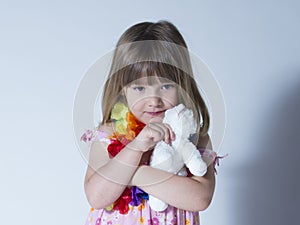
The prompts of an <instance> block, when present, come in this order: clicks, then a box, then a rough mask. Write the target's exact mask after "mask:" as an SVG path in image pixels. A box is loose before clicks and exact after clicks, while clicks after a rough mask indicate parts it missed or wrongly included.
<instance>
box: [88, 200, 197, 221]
mask: <svg viewBox="0 0 300 225" xmlns="http://www.w3.org/2000/svg"><path fill="white" fill-rule="evenodd" d="M100 224H101V225H104V224H105V225H107V224H111V225H123V224H124V225H141V224H145V225H152V224H153V225H173V224H177V225H184V224H188V225H192V224H194V225H198V224H200V221H199V213H198V212H189V211H186V210H182V209H177V208H175V207H173V206H170V205H169V206H168V208H167V209H166V210H165V211H162V212H156V211H153V210H151V208H150V207H149V204H148V201H147V200H144V201H143V202H142V203H141V204H140V205H139V206H129V211H128V212H127V214H120V213H119V211H117V210H113V211H106V210H105V209H100V210H95V209H93V208H91V210H90V212H89V215H88V218H87V221H86V223H85V225H100Z"/></svg>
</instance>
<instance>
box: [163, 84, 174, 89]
mask: <svg viewBox="0 0 300 225" xmlns="http://www.w3.org/2000/svg"><path fill="white" fill-rule="evenodd" d="M173 87H174V85H173V84H165V85H163V86H162V87H161V89H163V90H169V89H171V88H173Z"/></svg>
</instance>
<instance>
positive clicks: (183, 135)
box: [149, 104, 207, 211]
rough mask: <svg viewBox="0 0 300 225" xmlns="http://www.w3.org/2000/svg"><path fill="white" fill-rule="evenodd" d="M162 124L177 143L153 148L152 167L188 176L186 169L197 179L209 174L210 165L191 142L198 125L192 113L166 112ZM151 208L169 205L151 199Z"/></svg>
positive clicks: (176, 109)
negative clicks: (172, 134) (167, 126)
mask: <svg viewBox="0 0 300 225" xmlns="http://www.w3.org/2000/svg"><path fill="white" fill-rule="evenodd" d="M163 123H167V124H169V125H170V126H171V128H172V130H173V131H174V133H175V140H174V141H172V143H171V145H168V144H166V143H165V142H164V141H160V142H159V143H157V145H156V146H155V148H154V151H153V154H152V157H151V161H150V166H151V167H154V168H157V169H161V170H164V171H167V172H170V173H174V174H178V175H180V176H186V175H187V172H186V169H185V167H184V166H185V165H186V167H187V168H189V170H190V172H191V173H192V174H193V175H195V176H203V175H204V174H205V173H206V171H207V165H206V163H205V162H204V161H203V160H202V157H201V155H200V153H199V150H197V147H196V146H195V145H194V144H193V143H192V142H191V141H190V137H191V135H192V134H195V132H196V129H197V123H196V121H195V119H194V116H193V111H192V110H190V109H188V108H186V107H185V106H184V105H183V104H179V105H178V106H175V107H174V108H172V109H169V110H167V111H166V112H165V117H164V120H163ZM149 205H150V207H151V208H152V209H153V210H155V211H163V210H165V209H166V208H167V207H168V205H167V204H166V203H165V202H163V201H161V200H159V199H158V198H155V197H154V196H151V195H149Z"/></svg>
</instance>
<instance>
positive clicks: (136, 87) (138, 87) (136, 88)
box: [133, 86, 145, 92]
mask: <svg viewBox="0 0 300 225" xmlns="http://www.w3.org/2000/svg"><path fill="white" fill-rule="evenodd" d="M133 90H135V91H138V92H141V91H143V90H145V88H144V87H142V86H135V87H133Z"/></svg>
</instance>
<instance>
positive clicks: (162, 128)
mask: <svg viewBox="0 0 300 225" xmlns="http://www.w3.org/2000/svg"><path fill="white" fill-rule="evenodd" d="M153 127H154V129H157V130H159V132H161V134H162V136H161V138H162V139H161V140H164V142H166V143H167V144H170V143H171V137H170V127H168V126H166V125H165V124H163V123H155V124H153Z"/></svg>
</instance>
